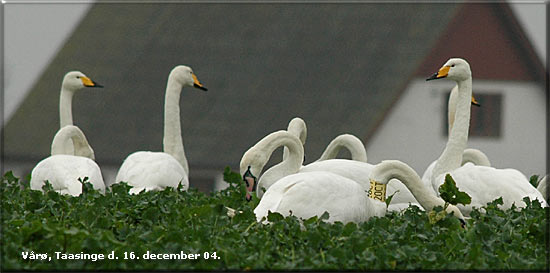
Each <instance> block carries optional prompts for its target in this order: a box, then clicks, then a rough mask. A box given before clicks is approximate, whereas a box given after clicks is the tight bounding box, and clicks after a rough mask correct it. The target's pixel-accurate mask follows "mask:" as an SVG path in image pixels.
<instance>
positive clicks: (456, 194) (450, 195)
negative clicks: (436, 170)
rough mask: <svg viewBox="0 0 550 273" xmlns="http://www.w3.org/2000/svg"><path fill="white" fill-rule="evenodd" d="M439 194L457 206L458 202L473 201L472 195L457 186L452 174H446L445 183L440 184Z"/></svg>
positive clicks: (464, 203)
mask: <svg viewBox="0 0 550 273" xmlns="http://www.w3.org/2000/svg"><path fill="white" fill-rule="evenodd" d="M439 195H440V197H441V199H443V200H445V202H447V203H449V204H452V205H455V206H456V205H457V204H463V205H468V204H470V203H471V202H472V198H471V197H470V195H468V194H467V193H465V192H462V191H460V190H459V189H458V188H457V187H456V182H455V181H454V179H453V177H452V176H451V175H450V174H447V175H445V183H443V184H442V185H441V186H439Z"/></svg>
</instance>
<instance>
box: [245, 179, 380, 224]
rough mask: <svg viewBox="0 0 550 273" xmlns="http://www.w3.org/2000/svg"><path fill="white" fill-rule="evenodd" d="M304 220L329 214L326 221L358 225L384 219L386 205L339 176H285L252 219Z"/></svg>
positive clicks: (263, 201) (276, 184)
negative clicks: (280, 217)
mask: <svg viewBox="0 0 550 273" xmlns="http://www.w3.org/2000/svg"><path fill="white" fill-rule="evenodd" d="M269 211H271V212H278V213H280V214H282V215H283V216H288V215H290V214H292V215H294V216H296V217H298V218H302V219H307V218H310V217H313V216H321V215H323V213H324V212H325V211H326V212H328V213H329V218H328V220H327V222H329V223H334V222H336V221H339V222H342V223H348V222H354V223H361V222H364V221H366V220H368V219H369V218H370V217H374V216H378V217H382V216H384V214H385V212H386V204H385V203H383V202H380V201H378V200H375V199H372V198H369V197H368V196H367V194H366V193H365V192H364V191H363V187H361V185H359V184H358V183H356V182H355V181H353V180H350V179H347V178H345V177H342V176H340V175H337V174H334V173H331V172H323V171H315V172H308V173H298V174H292V175H289V176H285V177H284V178H282V179H281V180H279V181H277V183H275V184H273V186H271V187H270V188H269V189H268V190H267V191H266V193H265V194H264V196H263V198H262V199H261V200H260V203H259V204H258V206H257V207H256V208H255V209H254V214H255V215H256V220H257V221H258V222H261V221H262V218H263V217H267V214H268V212H269Z"/></svg>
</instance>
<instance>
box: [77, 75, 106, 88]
mask: <svg viewBox="0 0 550 273" xmlns="http://www.w3.org/2000/svg"><path fill="white" fill-rule="evenodd" d="M80 80H81V81H82V84H83V85H84V86H86V87H103V85H101V84H99V83H97V82H94V81H92V80H91V79H90V78H88V77H80Z"/></svg>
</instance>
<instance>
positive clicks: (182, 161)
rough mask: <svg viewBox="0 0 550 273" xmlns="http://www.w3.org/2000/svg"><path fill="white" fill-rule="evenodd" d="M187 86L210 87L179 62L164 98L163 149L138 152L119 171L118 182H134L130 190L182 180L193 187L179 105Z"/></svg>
mask: <svg viewBox="0 0 550 273" xmlns="http://www.w3.org/2000/svg"><path fill="white" fill-rule="evenodd" d="M184 87H195V88H198V89H201V90H204V91H206V90H207V89H206V88H205V87H204V86H203V85H202V84H201V83H200V82H199V80H198V79H197V76H195V74H194V73H193V70H192V69H191V68H190V67H188V66H183V65H179V66H176V67H175V68H174V69H172V71H171V72H170V74H169V76H168V82H167V85H166V94H165V101H164V137H163V152H145V151H139V152H135V153H133V154H131V155H129V156H128V157H127V158H126V159H125V160H124V162H123V163H122V166H121V167H120V169H119V171H118V173H117V176H116V179H115V183H118V182H121V181H124V182H127V183H128V184H129V185H131V186H132V189H130V193H139V192H140V191H142V190H146V191H149V190H158V189H164V188H166V187H174V188H176V187H178V185H179V184H180V183H181V184H182V188H183V189H184V190H187V188H188V187H189V179H188V175H189V166H188V163H187V158H186V157H185V151H184V149H183V139H182V137H181V122H180V108H179V101H180V95H181V91H182V89H183V88H184Z"/></svg>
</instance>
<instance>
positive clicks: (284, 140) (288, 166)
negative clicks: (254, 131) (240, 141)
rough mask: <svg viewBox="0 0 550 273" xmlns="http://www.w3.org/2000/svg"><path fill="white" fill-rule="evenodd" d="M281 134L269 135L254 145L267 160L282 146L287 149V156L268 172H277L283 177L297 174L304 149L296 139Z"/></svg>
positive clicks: (283, 133)
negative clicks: (266, 156)
mask: <svg viewBox="0 0 550 273" xmlns="http://www.w3.org/2000/svg"><path fill="white" fill-rule="evenodd" d="M285 133H286V132H281V134H279V133H275V134H271V135H269V136H268V137H266V138H264V139H263V140H262V141H260V142H259V143H258V144H256V145H255V147H257V149H259V151H260V153H265V154H266V155H268V158H269V157H271V155H272V154H273V152H274V151H275V150H276V149H277V148H279V147H281V146H283V147H285V148H287V149H288V155H287V157H286V159H285V160H283V161H282V162H281V163H279V164H277V165H275V166H273V167H272V168H271V169H270V170H278V171H280V173H281V174H282V175H284V176H286V175H289V174H294V173H297V172H298V171H299V170H300V167H302V163H303V160H304V147H303V146H302V143H301V142H299V141H298V139H297V138H294V137H291V136H289V135H286V134H285Z"/></svg>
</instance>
